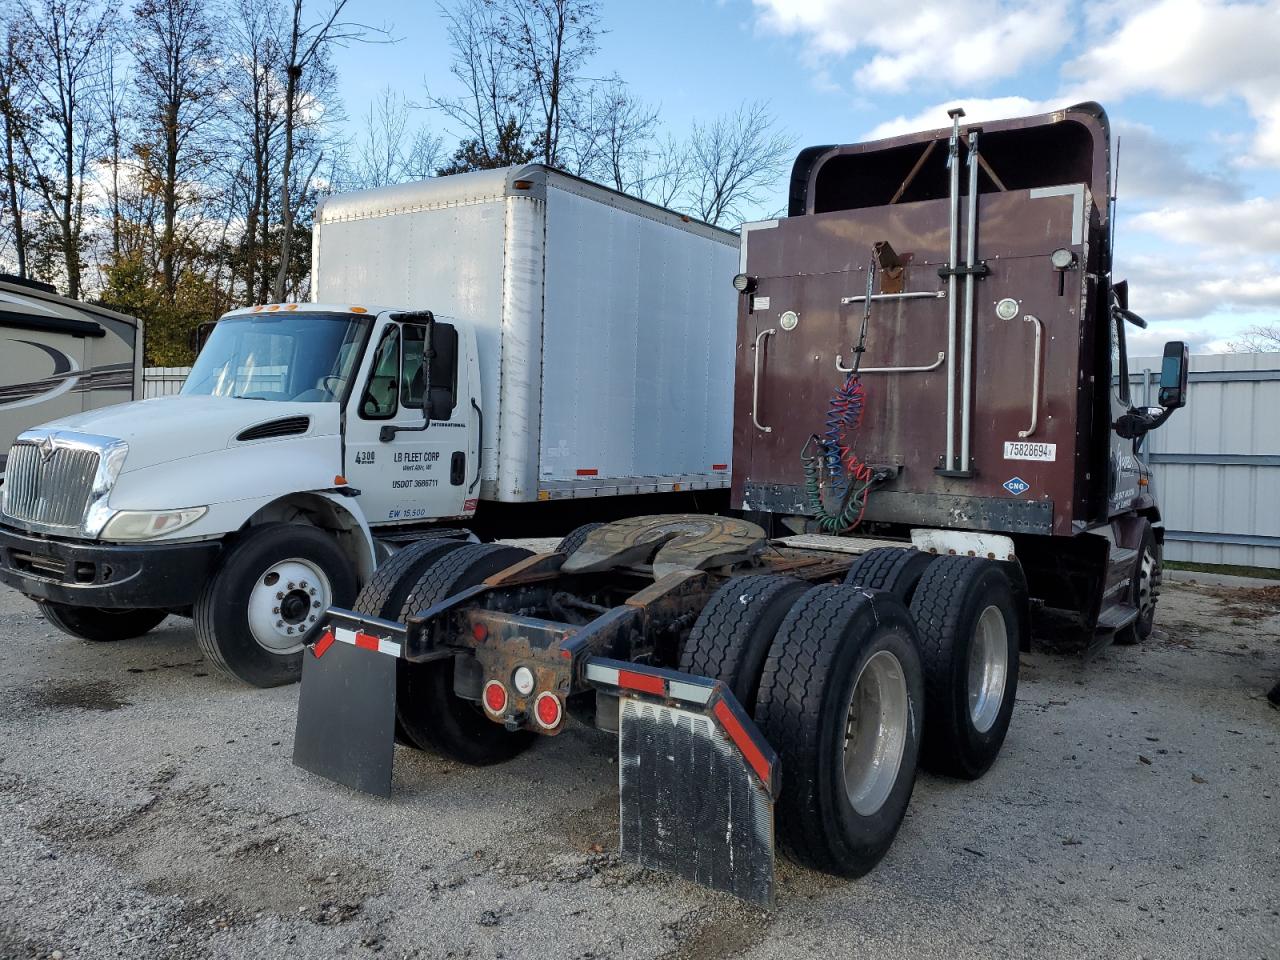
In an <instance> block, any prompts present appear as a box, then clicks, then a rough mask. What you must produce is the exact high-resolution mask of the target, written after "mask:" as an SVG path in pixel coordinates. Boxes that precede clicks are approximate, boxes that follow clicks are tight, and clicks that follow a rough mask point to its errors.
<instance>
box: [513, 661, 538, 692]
mask: <svg viewBox="0 0 1280 960" xmlns="http://www.w3.org/2000/svg"><path fill="white" fill-rule="evenodd" d="M511 682H512V683H513V684H514V685H515V688H516V693H518V694H520V696H522V697H527V696H528V695H529V694H531V693H533V671H532V670H530V669H529V668H528V667H516V672H515V674H514V675H513V676H512V678H511Z"/></svg>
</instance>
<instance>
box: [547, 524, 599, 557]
mask: <svg viewBox="0 0 1280 960" xmlns="http://www.w3.org/2000/svg"><path fill="white" fill-rule="evenodd" d="M603 526H604V524H603V523H584V524H583V525H582V526H580V527H577V528H575V529H573V530H570V531H569V533H568V534H567V535H566V536H565V538H564V539H563V540H561V541H560V543H559V544H557V545H556V551H555V552H556V553H564V554H572V553H573V552H574V551H575V550H577V549H578V548H579V547H580V546H582V541H583V540H585V539H587V534H589V533H590V532H591V531H592V530H599V529H600V528H601V527H603Z"/></svg>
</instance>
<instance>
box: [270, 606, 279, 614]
mask: <svg viewBox="0 0 1280 960" xmlns="http://www.w3.org/2000/svg"><path fill="white" fill-rule="evenodd" d="M271 612H272V613H279V612H280V608H279V607H272V608H271Z"/></svg>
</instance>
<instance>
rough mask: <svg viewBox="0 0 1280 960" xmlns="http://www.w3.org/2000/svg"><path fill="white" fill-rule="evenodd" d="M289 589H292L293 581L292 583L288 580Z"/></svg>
mask: <svg viewBox="0 0 1280 960" xmlns="http://www.w3.org/2000/svg"><path fill="white" fill-rule="evenodd" d="M289 589H290V590H292V589H293V581H292V580H290V581H289Z"/></svg>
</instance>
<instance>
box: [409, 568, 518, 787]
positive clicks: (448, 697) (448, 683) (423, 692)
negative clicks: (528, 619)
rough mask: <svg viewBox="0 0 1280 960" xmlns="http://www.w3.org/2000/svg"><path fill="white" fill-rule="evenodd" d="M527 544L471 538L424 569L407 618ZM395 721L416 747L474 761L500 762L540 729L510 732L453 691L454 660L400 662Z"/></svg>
mask: <svg viewBox="0 0 1280 960" xmlns="http://www.w3.org/2000/svg"><path fill="white" fill-rule="evenodd" d="M528 556H530V553H529V551H528V550H524V549H522V548H520V547H508V546H504V545H502V544H497V543H474V544H468V545H467V546H464V547H462V548H461V549H458V550H453V551H451V552H449V553H447V554H445V555H444V556H442V557H438V558H437V559H436V561H435V562H434V563H432V564H431V565H430V566H429V567H427V568H426V570H424V571H423V572H422V575H421V576H420V577H419V578H418V580H417V582H416V583H414V584H413V588H412V589H411V590H410V591H409V593H408V595H407V597H406V598H405V601H404V605H403V606H402V607H401V611H400V619H401V620H404V619H405V618H406V617H408V616H410V615H411V614H414V613H416V612H418V611H419V610H421V609H423V608H424V607H429V606H431V605H432V604H433V603H438V602H439V601H441V600H444V599H445V598H446V597H451V596H453V595H454V594H455V593H458V592H459V591H461V590H465V589H466V588H467V587H473V586H475V585H476V584H478V583H481V582H482V581H483V580H484V579H485V578H486V577H490V576H492V575H493V574H495V573H497V572H498V571H500V570H505V569H506V568H507V567H509V566H511V565H512V564H513V563H516V562H518V561H520V560H523V559H524V558H525V557H528ZM396 667H397V669H396V726H397V728H398V729H399V730H400V731H401V732H402V733H403V734H404V735H405V736H406V737H407V738H408V739H409V741H410V742H411V743H412V744H413V745H414V746H416V747H418V748H419V749H422V750H434V751H436V752H437V753H441V754H444V755H445V756H447V757H450V758H452V759H454V760H458V761H460V762H462V763H468V764H471V765H472V766H478V767H479V766H488V765H489V764H492V763H501V762H502V761H504V760H510V759H511V758H512V757H514V756H516V755H517V754H519V753H521V752H523V751H524V750H525V749H527V748H528V747H529V745H530V744H531V743H533V738H534V737H535V736H537V734H535V733H532V732H530V731H528V730H517V731H515V732H508V731H507V730H506V729H505V728H504V727H502V726H500V725H499V724H497V723H494V722H493V721H492V720H490V719H489V718H488V717H486V716H485V715H484V712H483V711H482V710H481V708H480V705H479V704H477V703H472V702H471V701H470V700H464V699H463V698H461V697H459V696H458V695H457V694H456V693H454V692H453V660H452V659H448V660H436V661H433V662H431V663H409V662H407V661H404V660H402V661H400V662H399V663H398V664H397V665H396Z"/></svg>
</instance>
